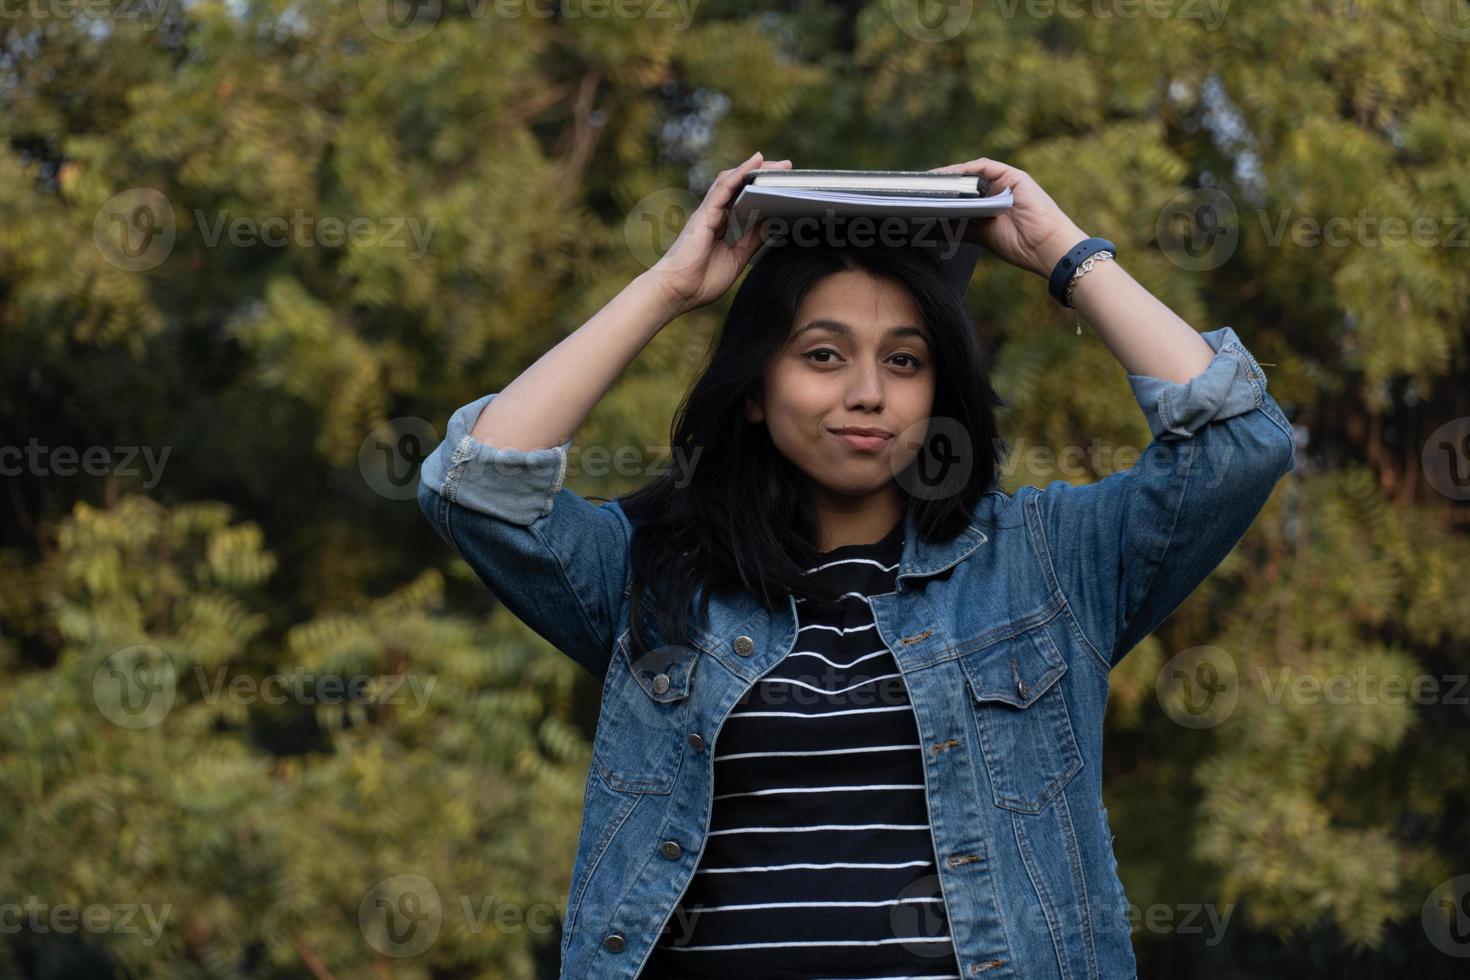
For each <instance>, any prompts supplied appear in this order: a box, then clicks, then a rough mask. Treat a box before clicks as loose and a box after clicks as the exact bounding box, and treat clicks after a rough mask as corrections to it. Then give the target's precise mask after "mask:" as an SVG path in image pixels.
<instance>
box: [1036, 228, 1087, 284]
mask: <svg viewBox="0 0 1470 980" xmlns="http://www.w3.org/2000/svg"><path fill="white" fill-rule="evenodd" d="M1090 237H1091V236H1090V235H1088V234H1087V232H1085V231H1083V230H1082V229H1081V228H1079V227H1077V226H1076V225H1074V224H1069V225H1066V226H1065V227H1063V228H1060V229H1058V230H1056V231H1054V232H1052V233H1051V234H1050V235H1048V236H1046V238H1044V239H1043V240H1042V242H1041V244H1040V245H1039V246H1037V249H1036V254H1035V257H1034V259H1033V261H1032V267H1031V271H1033V272H1035V273H1036V274H1037V275H1038V276H1040V277H1041V278H1043V279H1049V278H1051V272H1052V269H1054V268H1056V264H1057V263H1058V262H1059V261H1061V258H1062V256H1064V255H1066V254H1067V253H1068V252H1070V251H1071V250H1072V249H1073V248H1074V247H1075V246H1076V245H1077V244H1078V243H1079V242H1082V241H1085V240H1086V239H1088V238H1090Z"/></svg>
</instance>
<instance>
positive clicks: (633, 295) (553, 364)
mask: <svg viewBox="0 0 1470 980" xmlns="http://www.w3.org/2000/svg"><path fill="white" fill-rule="evenodd" d="M782 163H783V164H785V165H786V166H789V165H790V161H782ZM760 164H761V158H760V155H759V154H756V155H755V156H753V157H751V159H749V160H747V161H745V163H743V164H741V165H740V166H739V167H736V168H734V169H731V170H727V171H724V172H722V173H721V174H720V175H719V177H718V178H717V179H716V180H715V182H714V184H713V185H712V186H711V187H710V190H709V192H708V193H707V194H706V195H705V199H704V201H703V202H702V203H701V204H700V206H699V208H697V209H696V210H695V211H694V213H693V214H692V215H691V216H690V218H689V221H688V222H687V223H686V225H685V228H684V230H683V231H682V232H681V233H680V235H679V238H678V239H677V240H676V241H675V243H674V245H673V246H672V247H671V248H670V249H669V250H668V252H667V253H665V255H664V256H663V258H661V259H660V260H659V262H658V263H656V264H655V265H654V266H653V268H651V269H649V270H648V271H647V272H645V273H643V274H641V275H639V276H638V277H637V278H636V279H634V280H633V281H632V282H631V283H629V284H628V286H627V287H625V288H624V289H623V290H622V291H621V292H620V293H618V295H617V296H616V297H614V298H613V299H612V301H611V302H609V303H608V304H607V305H606V306H604V307H603V308H602V309H601V310H599V311H598V312H597V314H596V315H595V316H593V317H592V319H590V320H588V321H587V322H586V323H585V324H583V325H582V326H581V327H580V328H578V329H577V330H576V331H575V332H574V333H572V334H571V335H570V336H568V337H566V338H565V339H564V340H562V341H561V342H560V343H558V344H557V345H556V346H555V347H553V348H552V349H551V350H550V351H548V352H547V353H546V354H544V355H542V357H541V358H540V359H538V360H537V361H536V362H535V363H534V364H532V365H531V366H530V367H529V368H527V369H526V370H525V371H524V372H523V373H522V374H521V375H520V376H519V377H517V378H516V379H515V380H514V381H512V382H511V383H510V384H509V385H507V386H506V387H505V389H504V390H503V391H499V392H494V393H491V394H488V395H484V396H482V397H480V398H477V399H475V400H474V401H472V402H469V403H468V404H466V405H463V406H461V407H460V408H459V409H458V410H456V411H455V412H454V414H453V415H452V416H451V417H450V419H449V425H448V428H447V431H446V433H445V437H444V440H443V441H442V442H441V443H440V444H439V445H438V447H436V448H435V449H434V451H433V452H432V453H431V454H430V455H429V456H428V457H427V458H426V459H425V460H424V464H423V467H422V469H421V470H420V475H419V491H418V499H419V506H420V507H421V508H422V510H423V512H424V516H425V517H426V518H428V520H429V522H430V523H431V524H433V525H434V528H435V530H437V531H438V532H439V534H440V536H441V537H443V538H444V540H445V541H446V542H447V543H448V544H449V546H450V547H451V548H453V549H454V551H455V553H456V554H458V555H459V556H460V557H461V558H462V559H463V560H464V561H465V563H466V564H468V565H469V566H470V568H471V569H473V570H474V572H475V574H476V575H478V576H479V578H480V580H481V581H482V582H484V583H485V585H486V587H487V588H489V589H490V591H491V592H492V593H494V595H495V596H496V598H497V599H499V600H500V602H501V603H502V604H504V605H505V606H506V607H507V608H508V609H510V611H511V612H512V613H513V614H514V615H515V616H516V617H517V618H519V619H520V620H521V621H522V622H524V623H525V624H526V625H527V626H529V627H531V629H533V630H534V631H535V632H536V633H538V634H539V635H540V636H541V637H542V638H544V639H545V640H546V641H547V642H549V643H551V644H552V645H553V646H555V647H556V648H557V649H559V650H561V651H562V652H563V653H565V654H567V655H568V656H569V657H571V658H572V659H573V660H575V661H576V662H577V663H579V664H580V665H581V666H582V667H584V668H586V670H587V671H588V672H589V673H591V674H592V675H593V676H594V677H596V678H598V679H599V680H601V679H602V678H603V677H604V676H605V675H606V673H607V666H608V662H609V660H610V655H611V648H612V645H613V641H614V639H615V636H614V631H615V630H616V629H617V626H618V623H619V621H620V618H621V613H622V604H623V590H624V586H625V585H626V577H627V568H628V561H627V558H628V546H629V544H630V542H631V540H632V528H631V526H630V525H629V523H628V520H627V518H626V517H625V516H624V514H623V513H622V509H621V508H620V507H618V506H617V505H616V504H615V503H611V504H607V505H603V506H597V505H594V504H592V503H591V502H589V501H587V500H584V499H582V498H581V497H579V496H577V495H576V494H574V493H572V492H571V491H570V490H568V489H566V488H565V487H564V486H563V485H562V484H563V481H564V479H565V476H566V469H567V454H568V452H569V451H570V449H571V443H572V436H573V435H574V434H575V433H576V431H577V429H578V428H580V427H581V425H582V423H583V422H584V421H586V419H587V416H588V415H589V414H590V413H591V411H592V409H593V407H594V406H596V405H597V403H598V402H599V401H601V400H602V397H603V396H604V395H605V394H606V393H607V391H608V389H609V388H611V387H612V385H613V382H614V381H616V380H617V378H618V377H619V375H621V374H622V372H623V371H624V369H626V368H627V366H628V365H629V364H630V363H632V360H633V358H634V357H636V356H637V355H638V352H639V351H641V350H642V349H643V348H644V347H645V346H646V345H647V344H648V342H649V341H650V340H652V339H653V337H654V336H655V335H656V334H657V333H658V332H659V331H660V330H662V329H663V327H664V326H665V325H666V324H668V323H669V322H670V321H671V320H673V319H674V318H676V317H677V316H679V315H680V314H681V313H683V312H685V311H686V310H689V309H693V308H695V307H698V306H701V305H704V304H705V303H708V302H709V301H710V300H712V299H714V298H715V297H717V296H719V295H721V294H722V293H724V291H725V290H726V289H728V288H729V287H730V284H731V283H732V282H734V280H735V277H736V276H737V275H738V274H739V272H740V270H741V269H742V268H743V267H744V265H745V263H746V261H747V260H748V259H749V258H750V256H751V254H753V253H754V251H755V249H756V248H757V247H758V246H759V243H760V240H759V237H758V229H757V228H754V227H753V228H751V229H749V230H747V232H746V233H745V234H744V235H742V236H741V238H740V239H739V240H737V241H736V242H734V243H733V244H731V243H726V242H724V241H722V235H723V233H724V226H725V220H726V215H727V213H728V205H729V202H730V201H731V200H732V199H733V196H734V191H735V189H737V188H738V187H739V184H740V181H741V180H742V178H743V177H744V174H745V173H746V172H747V171H748V170H751V169H754V168H755V167H758V166H760ZM771 166H777V165H776V164H773V165H771Z"/></svg>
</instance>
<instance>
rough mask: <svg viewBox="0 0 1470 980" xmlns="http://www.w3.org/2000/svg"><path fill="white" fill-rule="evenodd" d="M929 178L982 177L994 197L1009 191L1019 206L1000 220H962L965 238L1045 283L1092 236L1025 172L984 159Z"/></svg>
mask: <svg viewBox="0 0 1470 980" xmlns="http://www.w3.org/2000/svg"><path fill="white" fill-rule="evenodd" d="M929 173H948V174H980V175H981V176H983V177H985V178H986V179H988V180H989V181H990V193H991V194H999V193H1000V192H1001V191H1003V190H1005V189H1006V188H1007V187H1009V188H1010V189H1011V194H1012V196H1013V197H1014V199H1015V203H1014V204H1012V206H1011V207H1010V208H1009V209H1007V210H1005V211H1002V212H1000V213H999V214H996V215H992V216H988V217H983V218H969V219H963V218H962V219H959V220H961V221H963V222H964V233H963V234H962V236H961V237H962V238H963V240H964V241H967V242H978V243H979V244H980V245H981V246H983V247H984V248H985V249H987V250H989V251H991V252H994V253H995V254H996V255H998V256H1000V257H1001V258H1002V259H1004V260H1005V261H1007V262H1009V263H1010V264H1011V265H1014V266H1018V267H1019V268H1022V269H1025V270H1027V271H1029V272H1034V273H1036V274H1037V275H1038V276H1041V277H1042V278H1043V279H1045V278H1047V277H1048V276H1050V275H1051V270H1052V268H1053V267H1054V266H1055V265H1056V263H1057V260H1058V259H1060V258H1061V257H1062V256H1063V255H1066V254H1067V253H1068V252H1069V251H1071V250H1072V247H1073V246H1074V245H1076V244H1077V243H1078V242H1080V241H1082V240H1083V239H1084V238H1087V237H1089V236H1088V234H1087V232H1085V231H1083V230H1082V229H1081V228H1079V227H1078V226H1077V225H1076V223H1075V222H1073V221H1072V219H1071V218H1068V217H1067V216H1066V214H1064V213H1063V212H1062V209H1061V208H1059V207H1057V202H1055V201H1053V200H1052V199H1051V197H1050V196H1049V195H1048V194H1047V193H1046V191H1044V190H1042V189H1041V185H1040V184H1038V183H1037V182H1036V181H1035V180H1033V179H1032V178H1031V175H1030V174H1028V173H1026V172H1025V171H1024V170H1017V169H1016V168H1015V167H1008V166H1006V165H1005V164H1003V163H1001V162H1000V161H998V160H992V159H990V158H989V157H980V158H979V159H977V160H971V161H969V162H968V163H953V164H950V165H949V166H947V167H935V168H933V169H932V170H930V171H929Z"/></svg>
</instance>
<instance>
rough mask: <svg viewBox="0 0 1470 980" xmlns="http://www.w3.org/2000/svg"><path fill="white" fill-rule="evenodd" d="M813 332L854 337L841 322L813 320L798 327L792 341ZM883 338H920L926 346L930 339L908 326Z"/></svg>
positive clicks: (900, 327)
mask: <svg viewBox="0 0 1470 980" xmlns="http://www.w3.org/2000/svg"><path fill="white" fill-rule="evenodd" d="M811 330H825V331H827V332H828V333H835V334H837V335H839V336H842V337H851V336H852V328H851V327H849V326H848V325H847V324H845V323H843V322H842V321H841V320H812V321H811V322H810V323H807V324H805V325H803V326H801V327H798V328H797V329H796V332H795V333H793V334H792V335H791V339H792V340H793V341H795V340H796V339H797V338H799V337H800V336H801V335H802V334H804V333H807V332H808V331H811ZM883 336H884V337H885V338H889V337H918V338H919V339H920V340H922V341H923V342H924V343H926V344H927V343H928V342H929V338H928V336H927V335H926V334H925V333H924V331H922V330H920V329H919V328H918V327H914V326H909V325H907V324H905V325H903V326H899V327H889V328H888V330H887V331H885V332H884V334H883Z"/></svg>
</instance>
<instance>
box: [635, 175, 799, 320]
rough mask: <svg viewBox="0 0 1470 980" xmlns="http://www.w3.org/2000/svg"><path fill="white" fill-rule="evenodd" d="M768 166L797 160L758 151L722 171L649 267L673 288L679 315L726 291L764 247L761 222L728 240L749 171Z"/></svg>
mask: <svg viewBox="0 0 1470 980" xmlns="http://www.w3.org/2000/svg"><path fill="white" fill-rule="evenodd" d="M762 166H764V167H765V169H768V170H777V169H781V170H789V169H790V168H791V161H790V160H779V161H776V162H775V163H765V162H764V159H763V158H762V156H761V154H760V151H759V150H757V151H756V152H755V153H754V154H753V155H752V156H751V157H750V159H748V160H746V161H745V162H744V163H742V164H740V165H739V166H737V167H735V168H734V169H731V170H722V171H720V174H719V176H718V177H716V178H715V180H714V183H712V184H710V187H709V190H708V191H706V192H705V195H704V200H703V201H701V202H700V204H699V207H697V208H695V209H694V213H693V214H691V215H690V216H689V220H688V221H686V222H685V223H684V228H683V230H682V231H680V232H679V237H678V238H676V239H674V244H672V245H670V246H669V250H668V251H667V252H665V253H664V254H663V257H662V258H660V259H659V260H658V261H657V262H655V263H654V265H653V267H652V268H651V269H649V273H650V274H652V275H653V277H654V278H655V279H656V280H657V282H658V283H659V285H660V286H662V287H663V289H664V290H665V291H666V292H667V293H668V295H669V297H670V303H671V305H672V306H673V308H674V310H675V311H676V312H675V316H677V315H679V314H681V313H687V312H688V311H690V310H694V309H698V308H699V307H701V306H704V305H705V304H706V303H710V302H713V301H714V300H716V299H718V298H719V297H720V296H722V295H724V293H725V290H727V289H729V288H730V285H731V283H733V282H734V281H735V279H736V277H737V276H739V275H740V270H741V269H744V268H745V263H746V262H748V261H750V257H751V256H752V255H754V254H755V251H756V249H758V248H760V245H761V238H760V222H752V223H751V226H750V227H749V228H747V229H745V230H744V232H743V233H742V234H741V235H740V237H739V238H738V239H736V240H735V241H734V243H728V242H726V241H725V239H724V236H725V226H726V222H727V220H728V218H729V213H730V205H731V203H733V202H734V200H735V197H736V195H738V194H739V193H740V188H741V185H742V183H743V182H744V180H745V175H746V174H748V173H749V172H750V171H752V170H759V169H761V168H762Z"/></svg>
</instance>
